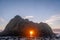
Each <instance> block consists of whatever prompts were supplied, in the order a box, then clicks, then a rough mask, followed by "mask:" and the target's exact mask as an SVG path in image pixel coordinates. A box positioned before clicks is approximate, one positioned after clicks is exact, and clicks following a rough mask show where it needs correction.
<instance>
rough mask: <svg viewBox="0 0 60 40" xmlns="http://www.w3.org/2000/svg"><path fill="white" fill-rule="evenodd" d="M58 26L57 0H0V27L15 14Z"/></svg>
mask: <svg viewBox="0 0 60 40" xmlns="http://www.w3.org/2000/svg"><path fill="white" fill-rule="evenodd" d="M15 15H20V16H21V17H22V18H27V19H29V20H30V21H33V22H38V23H39V22H41V21H42V22H46V23H48V24H49V25H50V26H51V27H52V28H60V1H59V0H0V29H2V28H4V27H5V26H6V24H7V23H8V22H9V21H10V20H11V19H12V18H13V17H14V16H15Z"/></svg>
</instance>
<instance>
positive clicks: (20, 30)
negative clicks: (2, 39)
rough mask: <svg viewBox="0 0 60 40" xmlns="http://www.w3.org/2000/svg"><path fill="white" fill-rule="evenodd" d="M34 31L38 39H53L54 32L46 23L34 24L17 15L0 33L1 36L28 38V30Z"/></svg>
mask: <svg viewBox="0 0 60 40" xmlns="http://www.w3.org/2000/svg"><path fill="white" fill-rule="evenodd" d="M32 29H34V30H35V31H36V34H37V35H38V37H51V36H52V35H53V31H52V29H51V28H50V26H49V25H48V24H46V23H43V22H41V23H34V22H32V21H29V20H28V19H23V18H22V17H20V16H19V15H16V16H15V17H14V18H13V19H11V20H10V22H9V23H8V24H7V25H6V28H5V29H4V31H2V32H1V33H0V36H20V37H26V35H28V34H27V32H28V30H32Z"/></svg>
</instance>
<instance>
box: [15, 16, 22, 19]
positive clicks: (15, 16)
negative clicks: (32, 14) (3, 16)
mask: <svg viewBox="0 0 60 40" xmlns="http://www.w3.org/2000/svg"><path fill="white" fill-rule="evenodd" d="M14 18H20V19H22V17H21V16H19V15H16V16H15V17H14Z"/></svg>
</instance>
